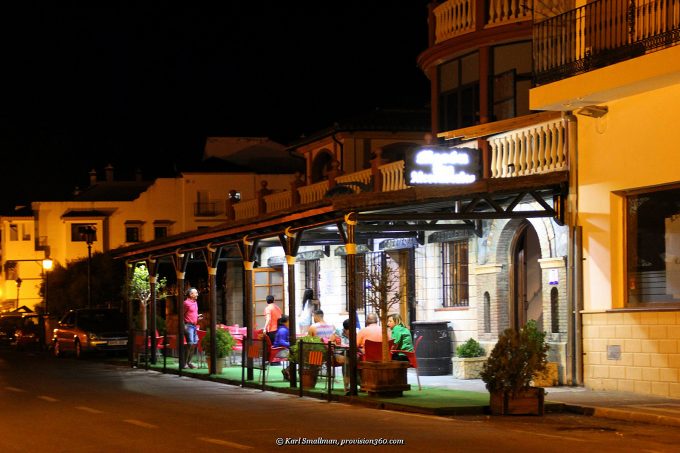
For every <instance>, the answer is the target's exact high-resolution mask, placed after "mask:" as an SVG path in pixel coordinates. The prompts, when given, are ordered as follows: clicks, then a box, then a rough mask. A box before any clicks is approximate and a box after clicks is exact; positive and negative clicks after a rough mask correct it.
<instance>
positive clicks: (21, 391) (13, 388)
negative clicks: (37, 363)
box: [5, 387, 26, 393]
mask: <svg viewBox="0 0 680 453" xmlns="http://www.w3.org/2000/svg"><path fill="white" fill-rule="evenodd" d="M5 390H9V391H10V392H16V393H23V392H25V391H26V390H24V389H20V388H18V387H5Z"/></svg>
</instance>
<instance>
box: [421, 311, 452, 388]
mask: <svg viewBox="0 0 680 453" xmlns="http://www.w3.org/2000/svg"><path fill="white" fill-rule="evenodd" d="M420 336H422V337H423V339H422V340H421V342H420V344H419V345H418V350H417V351H416V357H417V358H418V371H419V372H420V375H421V376H442V375H450V374H451V372H452V370H451V357H452V356H453V352H452V350H451V339H450V338H449V323H448V321H415V322H413V338H414V341H415V339H416V338H418V337H420Z"/></svg>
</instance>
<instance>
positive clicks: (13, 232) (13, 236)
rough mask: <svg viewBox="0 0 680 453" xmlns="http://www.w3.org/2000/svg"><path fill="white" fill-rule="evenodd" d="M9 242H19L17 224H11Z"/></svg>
mask: <svg viewBox="0 0 680 453" xmlns="http://www.w3.org/2000/svg"><path fill="white" fill-rule="evenodd" d="M9 240H10V241H18V240H19V225H17V224H16V223H10V224H9Z"/></svg>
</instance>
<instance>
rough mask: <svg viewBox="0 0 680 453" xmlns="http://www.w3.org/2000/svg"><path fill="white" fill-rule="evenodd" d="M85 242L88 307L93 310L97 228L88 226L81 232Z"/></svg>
mask: <svg viewBox="0 0 680 453" xmlns="http://www.w3.org/2000/svg"><path fill="white" fill-rule="evenodd" d="M81 235H83V237H84V239H85V242H87V306H88V307H90V308H92V281H91V274H92V270H91V268H92V243H93V242H94V241H95V239H97V228H95V227H93V226H92V225H88V226H86V227H85V228H83V229H82V230H81Z"/></svg>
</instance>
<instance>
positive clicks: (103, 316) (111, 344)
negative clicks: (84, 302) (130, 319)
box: [52, 308, 128, 358]
mask: <svg viewBox="0 0 680 453" xmlns="http://www.w3.org/2000/svg"><path fill="white" fill-rule="evenodd" d="M127 327H128V326H127V320H126V318H125V315H123V314H122V313H121V312H119V311H118V310H116V309H113V308H81V309H78V310H71V311H70V312H68V313H67V314H66V315H64V317H63V318H62V319H61V321H59V324H58V325H57V327H56V328H55V329H54V331H53V334H52V352H53V353H54V355H55V356H56V357H60V356H62V355H63V354H64V353H66V352H69V353H73V354H74V355H75V356H76V357H77V358H80V357H81V356H82V354H83V353H86V352H96V351H107V352H108V351H126V350H127V344H128V330H127Z"/></svg>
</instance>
